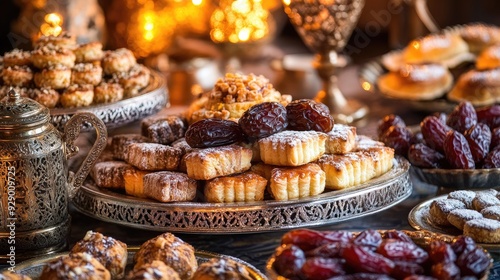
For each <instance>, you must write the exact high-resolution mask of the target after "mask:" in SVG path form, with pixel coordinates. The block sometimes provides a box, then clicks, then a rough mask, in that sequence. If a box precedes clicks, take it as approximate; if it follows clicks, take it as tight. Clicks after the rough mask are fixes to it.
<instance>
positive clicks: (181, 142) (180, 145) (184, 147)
mask: <svg viewBox="0 0 500 280" xmlns="http://www.w3.org/2000/svg"><path fill="white" fill-rule="evenodd" d="M171 145H172V147H174V148H177V149H180V150H181V151H182V154H183V156H182V158H181V162H180V163H179V171H181V172H184V173H187V167H186V155H187V154H188V153H190V152H192V151H194V150H197V149H196V148H191V146H189V144H188V143H187V142H186V138H181V139H178V140H176V141H174V142H173V143H172V144H171Z"/></svg>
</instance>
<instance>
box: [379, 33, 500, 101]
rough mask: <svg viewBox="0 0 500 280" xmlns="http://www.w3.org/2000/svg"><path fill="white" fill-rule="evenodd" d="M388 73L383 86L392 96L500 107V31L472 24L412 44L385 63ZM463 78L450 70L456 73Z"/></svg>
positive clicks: (385, 91) (380, 84) (381, 87)
mask: <svg viewBox="0 0 500 280" xmlns="http://www.w3.org/2000/svg"><path fill="white" fill-rule="evenodd" d="M382 64H383V65H384V67H385V68H386V69H388V70H389V72H388V73H386V74H383V75H381V76H380V77H379V78H378V80H377V86H378V87H379V89H380V91H381V92H382V93H384V94H386V95H388V96H391V97H395V98H402V99H409V100H432V99H436V98H440V97H445V98H447V99H448V100H450V101H454V102H460V101H469V102H471V103H472V104H473V105H475V106H484V105H491V104H495V103H498V102H500V83H499V82H498V81H499V77H500V69H499V67H500V27H497V26H492V25H485V24H479V23H475V24H469V25H466V26H462V27H460V28H456V29H454V30H447V31H443V32H442V33H439V34H430V35H427V36H424V37H422V38H419V39H416V40H413V41H411V42H410V43H409V44H408V45H407V46H406V47H405V48H404V49H403V50H402V51H401V52H393V53H389V54H387V55H385V56H383V58H382ZM458 68H460V70H459V71H456V72H458V73H460V74H458V77H456V81H455V77H454V76H453V75H452V73H451V72H450V70H456V69H458Z"/></svg>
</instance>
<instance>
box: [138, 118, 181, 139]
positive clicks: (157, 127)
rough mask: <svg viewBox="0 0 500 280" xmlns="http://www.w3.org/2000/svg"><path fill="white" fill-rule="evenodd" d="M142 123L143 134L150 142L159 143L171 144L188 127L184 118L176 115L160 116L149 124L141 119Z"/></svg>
mask: <svg viewBox="0 0 500 280" xmlns="http://www.w3.org/2000/svg"><path fill="white" fill-rule="evenodd" d="M142 125H143V129H144V130H145V134H144V135H145V136H147V137H148V138H149V139H151V142H154V143H159V144H171V143H172V142H174V141H176V140H178V139H181V138H182V137H184V134H185V133H186V130H187V128H188V127H187V124H186V123H185V119H184V118H183V117H181V116H177V115H170V116H165V117H162V118H161V119H158V120H156V121H154V122H152V123H150V124H149V125H147V124H146V122H144V121H143V122H142Z"/></svg>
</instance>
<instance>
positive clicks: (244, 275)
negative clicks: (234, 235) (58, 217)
mask: <svg viewBox="0 0 500 280" xmlns="http://www.w3.org/2000/svg"><path fill="white" fill-rule="evenodd" d="M128 253H129V252H128V250H127V244H125V243H124V242H121V241H119V240H117V239H115V238H113V237H109V236H105V235H103V234H101V233H99V232H93V231H88V232H87V233H86V235H85V237H84V238H83V239H82V240H80V241H78V242H77V243H76V244H75V245H74V246H73V248H71V250H70V252H69V254H68V255H64V256H61V257H59V258H57V259H54V260H52V261H50V262H48V263H47V264H45V266H44V267H43V270H42V272H41V274H40V277H39V279H40V280H57V279H88V280H110V279H126V280H139V279H141V280H142V279H157V280H211V279H213V280H215V279H235V280H250V279H252V277H251V275H250V273H249V271H248V270H247V268H246V267H245V266H244V265H243V264H241V263H239V262H236V261H235V260H233V259H230V258H223V257H222V258H211V259H209V260H208V261H206V262H203V263H201V264H198V260H197V259H196V254H195V250H194V248H193V246H191V245H190V244H189V243H186V242H184V241H183V240H182V239H180V238H179V237H177V236H175V235H173V234H172V233H169V232H166V233H163V234H161V235H158V236H156V237H154V238H152V239H150V240H148V241H146V242H144V243H143V244H142V245H141V246H140V248H139V250H138V251H137V252H136V253H135V255H134V257H133V260H129V259H128V257H129V254H128ZM131 264H133V268H130V267H128V266H131ZM3 277H5V278H3ZM0 279H22V280H30V277H28V276H25V275H20V274H17V273H13V272H5V273H3V274H0Z"/></svg>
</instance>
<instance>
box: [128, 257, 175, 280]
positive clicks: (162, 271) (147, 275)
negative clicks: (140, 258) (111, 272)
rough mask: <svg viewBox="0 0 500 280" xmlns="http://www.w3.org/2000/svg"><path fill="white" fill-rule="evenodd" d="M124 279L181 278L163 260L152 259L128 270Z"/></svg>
mask: <svg viewBox="0 0 500 280" xmlns="http://www.w3.org/2000/svg"><path fill="white" fill-rule="evenodd" d="M125 280H181V278H180V277H179V274H178V273H177V272H176V271H175V270H174V269H173V268H171V267H170V266H168V265H166V264H165V263H164V262H162V261H152V262H151V263H145V264H143V265H142V266H140V267H137V268H135V269H134V270H132V271H130V273H129V274H127V277H125Z"/></svg>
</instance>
